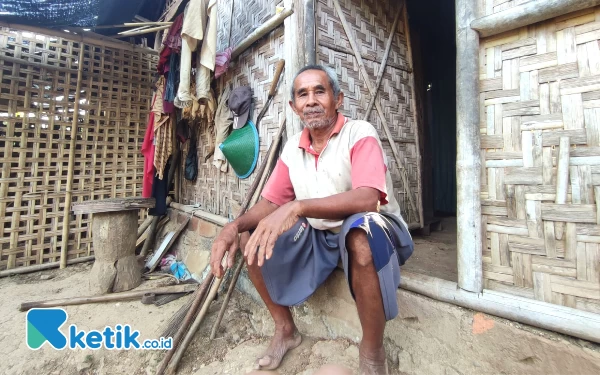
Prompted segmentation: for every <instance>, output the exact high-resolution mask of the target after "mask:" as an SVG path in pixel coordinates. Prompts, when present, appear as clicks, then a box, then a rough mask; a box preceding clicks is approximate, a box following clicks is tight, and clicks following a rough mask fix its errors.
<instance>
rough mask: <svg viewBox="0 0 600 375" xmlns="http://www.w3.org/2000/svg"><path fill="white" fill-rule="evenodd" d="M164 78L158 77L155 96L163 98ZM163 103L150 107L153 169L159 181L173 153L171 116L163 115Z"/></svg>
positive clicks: (158, 100)
mask: <svg viewBox="0 0 600 375" xmlns="http://www.w3.org/2000/svg"><path fill="white" fill-rule="evenodd" d="M164 89H165V77H162V76H161V77H160V78H159V80H158V82H157V83H156V94H155V95H156V96H157V97H158V98H163V97H164ZM163 104H164V103H163V101H162V100H160V99H157V100H155V101H154V105H153V106H152V112H154V147H155V151H154V167H155V168H156V173H157V174H158V178H159V179H161V180H162V179H163V177H164V170H165V165H166V164H167V159H168V158H169V156H171V153H172V152H173V129H172V121H171V116H170V115H168V114H165V113H164V112H165V111H164V108H163Z"/></svg>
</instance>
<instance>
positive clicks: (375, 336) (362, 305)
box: [346, 228, 387, 375]
mask: <svg viewBox="0 0 600 375" xmlns="http://www.w3.org/2000/svg"><path fill="white" fill-rule="evenodd" d="M346 249H347V250H348V254H349V258H350V259H349V268H350V275H351V278H350V279H351V283H352V285H351V286H352V291H353V292H354V297H355V299H356V307H357V309H358V317H359V319H360V324H361V326H362V331H363V337H362V341H361V342H360V349H359V355H360V374H361V375H363V374H366V375H382V374H387V371H386V368H387V366H386V356H385V349H384V347H383V332H384V330H385V322H386V320H385V312H384V308H383V300H382V297H381V289H380V287H379V278H378V277H377V272H376V270H375V265H374V263H373V256H372V254H371V248H370V246H369V241H368V239H367V235H366V233H365V231H364V230H362V229H358V228H355V229H352V230H350V232H348V235H347V236H346Z"/></svg>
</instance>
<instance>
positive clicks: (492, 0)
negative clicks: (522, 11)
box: [479, 0, 534, 16]
mask: <svg viewBox="0 0 600 375" xmlns="http://www.w3.org/2000/svg"><path fill="white" fill-rule="evenodd" d="M530 1H534V0H479V9H482V14H483V15H485V16H487V15H489V14H493V13H498V12H502V11H503V10H507V9H509V8H512V7H516V6H517V5H521V4H525V3H528V2H530Z"/></svg>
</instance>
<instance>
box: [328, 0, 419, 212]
mask: <svg viewBox="0 0 600 375" xmlns="http://www.w3.org/2000/svg"><path fill="white" fill-rule="evenodd" d="M333 5H334V6H335V9H336V11H337V13H338V16H339V17H340V21H341V23H342V27H343V28H344V31H345V32H346V36H347V37H348V41H349V42H350V47H352V51H354V57H356V61H357V63H358V67H359V69H360V72H361V74H362V76H363V77H364V79H365V85H366V86H367V88H368V89H369V93H370V94H371V96H375V95H376V94H377V92H376V91H375V89H374V88H373V85H372V84H371V80H370V79H369V74H368V73H367V69H366V68H365V64H364V62H363V60H362V56H361V55H360V50H359V49H358V46H357V45H356V41H355V40H354V34H353V33H352V29H351V28H350V25H349V24H348V21H346V16H345V15H344V12H343V11H342V7H341V6H340V2H339V0H333ZM375 108H376V109H377V112H378V113H379V117H380V119H381V124H382V125H383V130H384V132H385V135H386V136H387V137H388V141H389V143H390V148H391V149H392V154H394V159H395V160H396V163H397V164H398V168H399V169H400V177H402V182H403V183H404V188H405V189H406V193H407V195H408V201H409V203H410V206H411V208H412V210H413V212H418V211H417V208H416V205H415V202H414V199H413V196H412V193H411V191H410V184H409V182H408V177H407V173H406V168H405V167H404V163H403V162H402V159H401V158H400V153H399V151H398V148H397V147H396V142H394V138H393V136H392V132H391V131H390V127H389V126H388V123H387V120H386V119H385V114H384V113H383V109H382V108H381V104H380V103H378V102H377V101H375Z"/></svg>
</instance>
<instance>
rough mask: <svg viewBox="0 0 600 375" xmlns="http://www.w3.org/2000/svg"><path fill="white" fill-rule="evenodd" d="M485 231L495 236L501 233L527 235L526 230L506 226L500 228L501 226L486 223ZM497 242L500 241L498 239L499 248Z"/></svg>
mask: <svg viewBox="0 0 600 375" xmlns="http://www.w3.org/2000/svg"><path fill="white" fill-rule="evenodd" d="M486 229H487V231H488V232H494V233H497V234H498V233H502V234H511V235H517V236H527V235H529V231H528V229H527V228H515V227H508V226H501V225H493V224H489V223H488V225H487V228H486ZM499 241H500V239H499V238H498V246H499Z"/></svg>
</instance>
